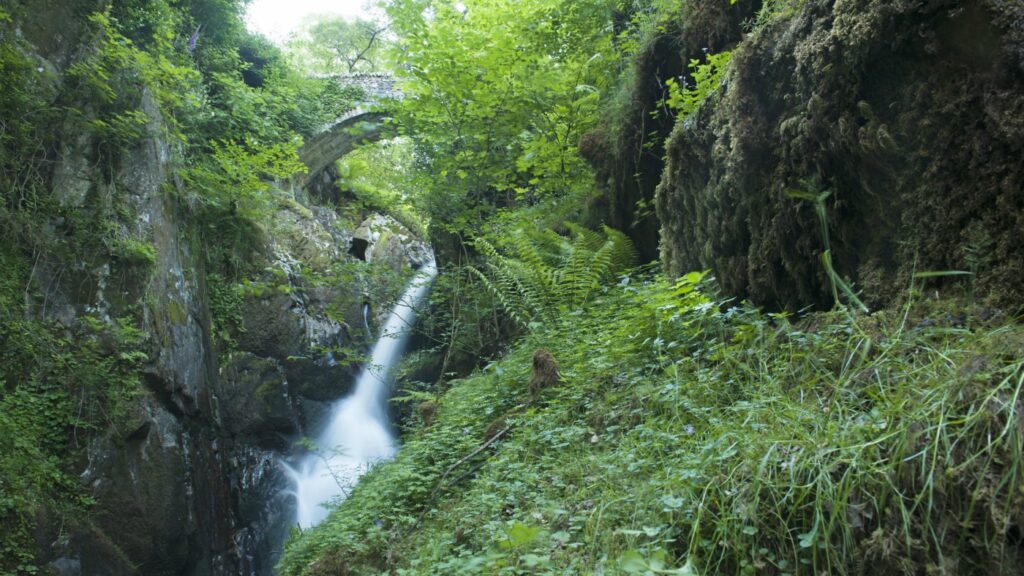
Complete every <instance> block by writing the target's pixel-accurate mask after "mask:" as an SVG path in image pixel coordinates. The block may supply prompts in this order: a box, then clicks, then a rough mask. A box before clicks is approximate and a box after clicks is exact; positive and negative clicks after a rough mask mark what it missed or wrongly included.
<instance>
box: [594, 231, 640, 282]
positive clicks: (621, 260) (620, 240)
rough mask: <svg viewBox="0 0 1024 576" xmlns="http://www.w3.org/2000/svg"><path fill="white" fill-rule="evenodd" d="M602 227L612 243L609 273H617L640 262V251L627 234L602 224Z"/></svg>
mask: <svg viewBox="0 0 1024 576" xmlns="http://www.w3.org/2000/svg"><path fill="white" fill-rule="evenodd" d="M602 228H603V230H604V234H605V236H607V237H608V240H609V241H611V242H612V243H613V244H614V246H613V248H612V255H611V259H612V261H611V268H610V271H611V273H612V274H619V273H621V272H625V271H626V270H629V269H631V268H635V267H636V266H637V265H638V264H639V263H640V253H639V252H638V251H637V249H636V245H635V244H633V241H632V240H630V238H629V236H626V235H625V234H623V233H622V232H620V231H618V230H616V229H615V228H611V227H609V226H602Z"/></svg>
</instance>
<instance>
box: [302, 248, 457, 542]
mask: <svg viewBox="0 0 1024 576" xmlns="http://www.w3.org/2000/svg"><path fill="white" fill-rule="evenodd" d="M436 275H437V268H436V266H435V265H434V262H433V261H429V262H427V263H426V264H424V265H423V266H422V268H420V270H419V272H417V274H416V276H415V277H414V278H413V279H412V281H411V282H410V283H409V286H408V287H407V288H406V290H405V293H404V294H402V297H401V298H400V299H399V301H398V303H397V304H395V307H394V309H392V310H391V315H390V316H389V317H388V320H387V322H386V323H385V324H384V329H383V330H382V331H381V335H380V339H378V340H377V343H376V344H375V345H374V347H373V353H372V354H371V355H370V361H369V363H368V364H367V365H366V366H365V367H364V368H363V371H362V373H361V374H360V375H359V379H358V381H357V382H356V386H355V390H354V391H353V392H352V394H350V395H349V396H347V397H345V398H343V399H341V400H339V401H337V402H335V404H334V406H333V407H332V410H331V416H330V419H329V421H328V424H327V428H326V429H324V431H323V432H322V433H321V434H320V436H319V437H318V438H317V441H316V444H317V450H316V453H311V454H309V455H308V456H306V457H305V458H304V459H303V461H302V462H300V463H299V465H298V466H297V467H295V468H292V467H290V466H286V468H287V470H288V473H289V475H290V476H291V478H292V482H293V489H294V493H295V499H296V504H297V506H296V508H297V518H296V521H297V522H298V524H299V525H300V526H302V527H303V528H308V527H310V526H314V525H316V524H318V523H319V522H320V521H321V520H323V519H324V518H326V517H327V513H328V510H327V508H325V507H324V505H325V504H329V503H330V501H332V500H335V499H337V498H339V497H340V498H344V497H346V496H347V495H348V491H349V490H350V489H351V488H352V487H353V486H355V483H356V482H357V481H358V480H359V477H360V476H362V475H363V474H364V473H365V472H366V471H367V470H368V469H369V468H370V467H371V466H373V465H374V464H376V463H378V462H382V461H384V460H389V459H390V458H391V457H393V456H394V454H395V450H396V447H395V437H394V435H393V434H392V433H391V425H390V423H389V422H388V410H387V401H388V395H389V392H390V388H391V381H392V375H391V374H390V372H391V369H392V367H394V365H395V364H396V363H397V362H398V361H399V360H400V359H401V357H402V351H403V349H404V347H405V343H406V340H407V339H408V337H409V328H410V327H411V326H412V324H413V322H415V321H416V306H417V305H418V304H419V303H420V301H422V300H423V298H424V296H426V295H427V292H428V291H429V289H430V284H431V282H432V281H433V280H434V276H436Z"/></svg>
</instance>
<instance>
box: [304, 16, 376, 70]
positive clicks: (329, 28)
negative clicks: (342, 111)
mask: <svg viewBox="0 0 1024 576" xmlns="http://www.w3.org/2000/svg"><path fill="white" fill-rule="evenodd" d="M386 31H387V27H386V26H384V25H383V24H380V23H378V22H374V21H371V20H363V19H356V20H352V21H349V20H347V19H345V18H343V17H340V16H329V17H328V16H314V17H312V18H311V19H310V20H308V21H307V24H306V25H305V26H304V27H303V29H302V30H301V31H300V32H298V33H297V34H296V35H295V36H293V37H292V39H291V40H290V41H289V42H288V43H287V46H286V50H287V51H288V52H289V53H290V54H291V55H292V57H293V59H294V60H295V63H296V64H297V65H299V66H300V67H301V68H304V69H306V70H307V71H308V72H311V73H314V74H337V73H339V72H344V73H348V74H352V73H355V72H373V71H376V70H377V69H379V68H380V64H381V62H380V55H381V47H382V45H383V40H384V34H385V32H386Z"/></svg>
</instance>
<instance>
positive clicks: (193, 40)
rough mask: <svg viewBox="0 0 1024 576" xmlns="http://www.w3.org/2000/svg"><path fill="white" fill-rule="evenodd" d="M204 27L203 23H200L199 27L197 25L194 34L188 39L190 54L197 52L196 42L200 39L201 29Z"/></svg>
mask: <svg viewBox="0 0 1024 576" xmlns="http://www.w3.org/2000/svg"><path fill="white" fill-rule="evenodd" d="M202 27H203V25H202V24H200V25H199V26H198V27H196V31H195V32H193V33H192V36H190V37H189V39H188V53H189V54H191V53H193V52H195V50H196V42H197V41H198V40H199V30H200V28H202Z"/></svg>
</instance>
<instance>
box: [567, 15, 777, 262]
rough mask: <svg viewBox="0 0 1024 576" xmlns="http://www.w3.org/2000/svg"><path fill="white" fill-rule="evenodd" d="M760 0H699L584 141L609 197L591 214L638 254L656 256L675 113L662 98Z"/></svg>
mask: <svg viewBox="0 0 1024 576" xmlns="http://www.w3.org/2000/svg"><path fill="white" fill-rule="evenodd" d="M758 5H759V3H758V2H754V1H753V0H739V1H738V2H736V3H735V4H731V3H728V2H719V1H718V0H694V1H692V2H686V3H684V4H683V8H682V13H681V14H680V15H679V16H678V17H675V18H672V19H671V20H670V21H669V22H667V23H665V25H664V26H663V28H662V30H661V32H659V33H657V34H655V35H654V36H653V37H652V38H650V39H648V41H647V42H646V43H645V44H644V45H643V46H642V47H641V49H640V51H639V53H638V54H637V55H636V57H635V62H634V63H633V66H632V68H631V70H630V71H629V72H628V73H627V77H626V82H625V84H624V85H623V86H622V88H621V89H620V93H619V94H618V95H617V96H616V97H615V99H614V101H613V102H612V103H610V104H609V107H610V108H611V109H610V110H609V113H608V114H606V115H605V118H606V119H608V120H607V122H606V123H604V124H602V125H599V126H598V127H597V128H595V129H594V130H592V131H591V132H589V133H588V134H586V135H584V137H583V138H581V140H580V144H579V150H580V153H581V155H583V157H584V158H586V159H587V161H588V162H590V164H591V165H592V166H593V167H594V169H595V172H596V175H597V180H598V183H599V185H600V186H601V187H602V188H604V191H605V198H604V199H602V200H601V201H600V202H597V203H595V204H593V205H592V206H591V207H590V209H591V210H592V211H595V212H598V214H595V215H591V216H590V218H591V219H592V220H594V221H595V222H598V221H604V222H606V223H607V224H608V225H610V226H612V227H613V228H616V229H619V230H623V231H626V232H627V233H628V234H629V236H630V237H631V238H632V239H633V241H634V242H635V243H636V245H637V248H638V249H639V251H640V256H641V258H642V259H643V260H644V261H650V260H652V259H654V258H656V257H657V255H658V240H659V222H658V217H657V216H656V214H655V211H654V209H653V205H654V195H655V188H656V187H657V185H658V182H659V179H660V175H661V172H662V169H663V168H664V165H665V161H664V156H665V148H664V142H665V139H666V137H668V135H669V134H670V132H671V130H672V127H673V123H674V119H673V117H672V115H671V114H669V113H668V111H667V110H666V109H665V107H664V106H659V104H658V102H659V101H660V100H662V99H663V98H665V97H666V96H667V94H666V93H665V90H664V89H663V87H664V86H665V84H666V82H665V81H666V80H667V79H669V78H677V77H680V76H681V75H683V74H685V73H686V66H685V65H686V63H688V62H689V61H690V60H691V59H699V58H702V57H703V54H704V51H705V50H709V51H711V52H719V51H721V50H723V49H726V48H728V47H729V46H731V45H733V44H735V43H736V42H737V41H739V40H740V38H741V36H742V22H743V21H745V20H747V19H749V18H751V17H752V16H753V15H754V13H755V11H756V8H757V6H758Z"/></svg>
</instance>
